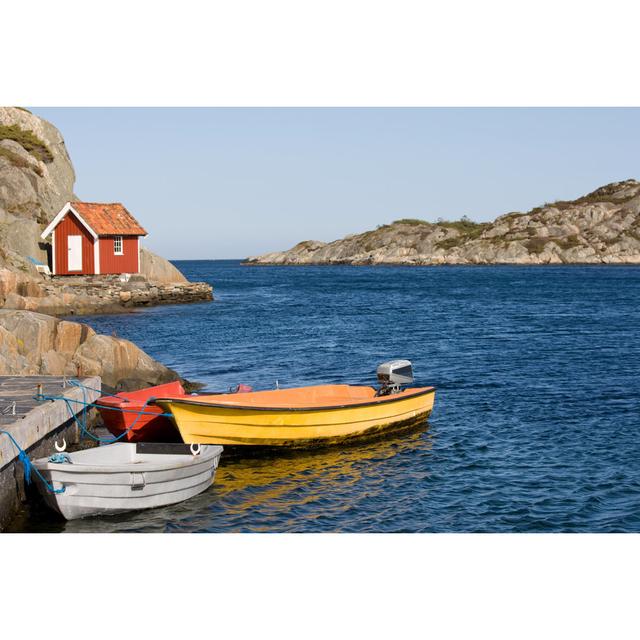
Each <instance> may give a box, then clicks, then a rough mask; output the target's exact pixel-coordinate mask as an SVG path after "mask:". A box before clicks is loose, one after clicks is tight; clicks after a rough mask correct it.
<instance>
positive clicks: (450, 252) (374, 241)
mask: <svg viewBox="0 0 640 640" xmlns="http://www.w3.org/2000/svg"><path fill="white" fill-rule="evenodd" d="M246 263H247V264H274V265H287V264H289V265H297V264H408V265H428V264H640V182H638V181H636V180H625V181H623V182H615V183H612V184H608V185H606V186H604V187H600V188H599V189H596V190H595V191H593V192H591V193H589V194H587V195H585V196H582V197H579V198H577V199H576V200H571V201H558V202H553V203H547V204H545V205H543V206H540V207H536V208H535V209H532V210H531V211H529V212H526V213H521V212H512V213H507V214H506V215H502V216H500V217H499V218H496V220H494V221H493V222H489V223H476V222H473V221H471V220H469V219H467V218H465V217H463V218H462V219H460V220H457V221H445V220H439V221H438V222H435V223H430V222H426V221H423V220H414V219H404V220H398V221H396V222H394V223H392V224H388V225H382V226H380V227H378V228H377V229H375V230H373V231H367V232H365V233H360V234H358V235H353V236H348V237H346V238H343V239H342V240H336V241H334V242H330V243H324V242H316V241H312V240H308V241H305V242H301V243H299V244H297V245H296V246H295V247H293V248H292V249H289V250H288V251H283V252H278V253H269V254H265V255H262V256H256V257H251V258H247V260H246Z"/></svg>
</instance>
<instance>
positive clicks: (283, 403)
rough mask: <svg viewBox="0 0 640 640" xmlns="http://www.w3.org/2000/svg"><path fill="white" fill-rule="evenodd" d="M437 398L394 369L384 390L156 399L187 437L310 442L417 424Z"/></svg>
mask: <svg viewBox="0 0 640 640" xmlns="http://www.w3.org/2000/svg"><path fill="white" fill-rule="evenodd" d="M399 362H401V363H407V362H408V361H399ZM386 364H389V363H386ZM392 364H393V363H392ZM408 364H409V367H410V363H408ZM382 366H384V365H381V367H382ZM405 370H406V365H405ZM378 377H379V379H380V368H379V374H378ZM412 379H413V378H412V376H411V380H412ZM434 399H435V388H434V387H420V388H413V389H404V390H400V388H399V387H398V386H397V384H395V383H394V377H393V373H392V375H391V378H390V380H389V379H387V380H386V382H385V383H384V384H383V388H382V389H381V390H376V389H374V388H373V387H364V386H351V385H346V384H340V385H320V386H311V387H298V388H293V389H276V390H273V391H255V392H250V393H238V394H214V395H203V396H197V397H190V396H175V397H164V398H156V399H155V400H154V401H155V403H156V404H158V405H160V406H161V407H162V408H163V409H164V410H165V411H166V412H171V414H172V416H173V418H174V420H175V423H176V425H177V427H178V429H179V431H180V435H181V436H182V439H183V441H184V442H186V443H194V444H221V445H250V446H256V445H263V446H286V447H296V446H305V447H306V446H313V445H324V444H333V443H336V442H343V441H345V440H351V439H357V438H362V437H368V436H372V435H378V434H380V433H383V432H386V431H390V430H396V429H400V428H406V427H410V426H413V425H415V424H417V423H418V422H420V421H423V420H426V418H427V417H428V416H429V414H430V413H431V410H432V409H433V403H434Z"/></svg>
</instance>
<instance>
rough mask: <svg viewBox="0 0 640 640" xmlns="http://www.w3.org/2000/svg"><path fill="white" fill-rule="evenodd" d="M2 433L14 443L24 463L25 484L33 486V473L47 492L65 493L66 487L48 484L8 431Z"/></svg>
mask: <svg viewBox="0 0 640 640" xmlns="http://www.w3.org/2000/svg"><path fill="white" fill-rule="evenodd" d="M0 433H4V435H5V436H7V437H8V438H9V440H11V442H13V446H14V447H15V448H16V449H17V450H18V460H20V462H21V463H22V467H23V470H24V482H25V484H27V485H29V484H31V472H32V471H33V472H34V473H35V474H36V475H37V476H38V478H40V480H42V483H43V484H44V486H45V487H46V488H47V491H49V492H50V493H64V491H65V487H62V489H54V488H53V486H52V485H50V484H49V482H47V480H46V479H45V477H44V476H43V475H42V474H41V473H40V471H38V469H36V467H34V466H33V463H32V462H31V460H30V459H29V456H28V455H27V452H26V451H25V450H24V449H23V448H22V447H21V446H20V445H19V444H18V443H17V442H16V439H15V438H14V437H13V436H12V435H11V434H10V433H9V432H8V431H4V430H0Z"/></svg>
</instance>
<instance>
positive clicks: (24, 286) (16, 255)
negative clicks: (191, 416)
mask: <svg viewBox="0 0 640 640" xmlns="http://www.w3.org/2000/svg"><path fill="white" fill-rule="evenodd" d="M74 182H75V171H74V169H73V165H72V163H71V159H70V158H69V154H68V153H67V149H66V147H65V143H64V140H63V138H62V135H61V133H60V132H59V131H58V130H57V129H56V128H55V127H54V126H53V125H52V124H51V123H49V122H47V121H46V120H43V119H42V118H39V117H37V116H35V115H34V114H32V113H30V112H29V111H27V110H26V109H20V108H17V107H0V306H5V307H12V308H23V309H24V308H29V309H37V310H43V311H47V312H52V313H54V312H55V313H58V312H60V313H65V312H68V310H69V309H73V308H74V307H76V310H77V311H80V312H82V311H84V312H93V311H96V310H98V309H100V308H102V307H108V308H109V309H111V308H112V307H113V305H112V300H111V299H110V298H109V299H105V298H104V297H102V296H97V297H95V296H94V297H93V298H92V299H90V298H91V296H88V295H86V294H82V295H81V296H80V297H78V298H72V297H70V296H69V295H68V294H69V292H66V294H67V297H66V298H64V296H63V292H62V289H63V288H64V287H65V286H67V285H66V284H65V282H64V279H56V280H54V282H56V283H58V284H59V286H60V295H56V293H55V292H52V286H51V282H43V280H44V279H43V276H42V275H41V274H39V273H38V272H37V270H36V268H35V266H34V264H33V263H32V261H31V260H29V258H30V257H31V258H34V259H36V260H38V261H40V262H42V263H45V264H46V263H47V261H48V260H47V246H46V245H45V244H44V243H43V242H42V241H41V240H40V234H41V233H42V231H43V230H44V228H45V227H46V225H47V224H48V223H49V222H50V221H51V220H52V219H53V217H54V216H55V215H56V214H57V213H58V211H59V210H60V209H61V208H62V206H63V205H64V203H65V202H68V201H70V200H77V199H78V198H77V197H76V196H75V195H74V193H73V187H74ZM114 199H116V195H114ZM140 263H141V264H140V269H141V274H142V275H143V276H145V278H146V280H147V284H148V286H147V289H149V290H150V291H153V289H154V287H156V288H157V286H159V287H160V288H161V289H162V290H164V291H165V293H166V292H167V291H173V290H174V289H176V291H177V294H176V296H175V297H174V298H173V299H171V300H168V299H166V298H168V297H169V296H164V297H163V296H155V298H154V296H153V294H152V293H151V294H150V296H147V301H148V300H152V301H155V300H157V301H159V302H161V301H172V302H182V301H191V300H192V299H194V298H198V296H200V297H199V298H198V299H201V300H202V299H210V298H211V287H209V285H203V286H196V287H190V286H188V285H189V283H188V282H187V280H186V278H185V277H184V276H183V275H182V273H180V271H179V270H178V269H176V267H174V266H173V265H172V264H171V263H170V262H169V261H168V260H165V259H164V258H161V257H160V256H157V255H155V254H153V253H152V252H151V251H149V250H148V249H143V250H142V252H141V260H140ZM196 284H198V283H196ZM200 284H201V283H200ZM44 285H46V287H45V286H44ZM167 285H180V286H179V287H177V288H176V287H173V286H167ZM45 288H46V290H45ZM54 288H55V287H54ZM183 289H184V290H187V294H186V295H182V290H183ZM205 289H206V290H205ZM76 292H77V293H80V292H79V290H77V289H76ZM10 294H13V295H11V296H10ZM52 297H53V298H54V299H52ZM23 298H24V299H23ZM45 298H48V299H47V300H45Z"/></svg>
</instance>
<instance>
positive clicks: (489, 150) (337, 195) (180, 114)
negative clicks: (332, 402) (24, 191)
mask: <svg viewBox="0 0 640 640" xmlns="http://www.w3.org/2000/svg"><path fill="white" fill-rule="evenodd" d="M32 110H33V112H34V113H36V114H37V115H39V116H42V117H44V118H46V119H47V120H50V121H51V122H52V123H53V124H54V125H56V126H57V127H58V128H59V129H60V131H61V132H62V135H63V136H64V138H65V141H66V143H67V147H68V149H69V152H70V154H71V158H72V160H73V163H74V166H75V169H76V174H77V181H76V188H75V191H76V195H78V196H79V197H80V198H81V199H83V200H88V201H105V202H110V201H121V202H123V203H125V205H126V206H127V207H128V208H129V209H130V211H131V212H132V213H133V214H134V215H135V216H136V217H137V218H138V219H139V220H140V222H141V223H142V224H143V225H144V226H145V227H146V228H147V230H148V231H149V232H150V235H149V237H148V238H147V240H146V245H147V246H149V247H150V248H151V249H153V250H154V251H157V252H158V253H160V254H162V255H164V256H165V257H167V258H172V259H179V258H242V257H245V256H248V255H252V254H257V253H264V252H267V251H275V250H281V249H287V248H289V247H290V246H292V245H293V244H295V243H296V242H298V241H300V240H306V239H315V240H335V239H336V238H339V237H342V236H344V235H346V234H348V233H356V232H360V231H365V230H367V229H372V228H374V227H375V226H376V225H378V224H383V223H387V222H391V221H392V220H396V219H398V218H405V217H410V218H422V219H425V220H435V219H436V218H438V217H443V218H451V219H453V218H458V217H460V216H461V215H465V214H466V215H468V216H469V217H471V218H472V219H474V220H491V219H493V218H494V217H496V216H498V215H501V214H503V213H507V212H509V211H526V210H528V209H530V208H531V207H533V206H536V205H539V204H541V203H543V202H546V201H551V200H556V199H568V198H574V197H577V196H580V195H583V194H584V193H587V192H589V191H592V190H593V189H595V188H597V187H599V186H601V185H603V184H606V183H608V182H612V181H615V180H623V179H626V178H640V153H639V150H640V109H613V108H603V109H578V108H566V109H561V108H551V109H539V108H537V109H536V108H534V109H523V108H518V109H508V108H499V109H494V108H482V109H471V108H455V109H430V108H425V109H415V108H412V109H398V108H388V109H387V108H381V109H372V108H336V109H326V108H319V109H303V108H290V109H256V108H242V109H229V108H224V109H222V108H211V109H195V108H194V109H185V108H118V109H114V108H105V109H102V108H32Z"/></svg>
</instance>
